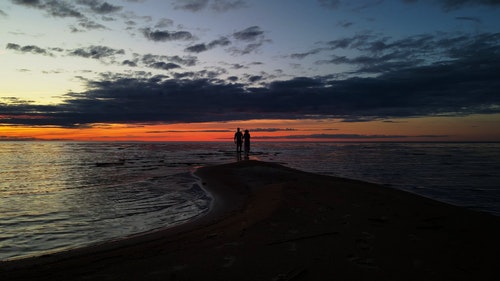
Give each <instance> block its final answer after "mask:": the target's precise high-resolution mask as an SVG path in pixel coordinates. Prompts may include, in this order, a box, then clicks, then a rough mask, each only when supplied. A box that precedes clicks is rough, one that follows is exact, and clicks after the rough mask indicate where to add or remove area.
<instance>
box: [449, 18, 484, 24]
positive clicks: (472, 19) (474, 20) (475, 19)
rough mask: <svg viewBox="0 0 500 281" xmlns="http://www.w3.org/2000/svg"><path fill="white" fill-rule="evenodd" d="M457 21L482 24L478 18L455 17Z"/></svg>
mask: <svg viewBox="0 0 500 281" xmlns="http://www.w3.org/2000/svg"><path fill="white" fill-rule="evenodd" d="M455 19H457V20H463V21H471V22H475V23H481V19H480V18H476V17H455Z"/></svg>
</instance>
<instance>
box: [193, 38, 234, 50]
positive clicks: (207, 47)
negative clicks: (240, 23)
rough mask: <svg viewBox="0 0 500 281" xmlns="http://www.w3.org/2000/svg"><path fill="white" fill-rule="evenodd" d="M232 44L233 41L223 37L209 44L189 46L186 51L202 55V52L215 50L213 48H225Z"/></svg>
mask: <svg viewBox="0 0 500 281" xmlns="http://www.w3.org/2000/svg"><path fill="white" fill-rule="evenodd" d="M230 44H231V41H230V40H229V39H228V38H227V37H221V38H219V39H217V40H213V41H211V42H210V43H208V44H205V43H201V44H196V45H193V46H189V47H187V48H186V49H185V51H186V52H190V53H201V52H205V51H208V50H210V49H213V48H215V47H218V46H222V47H224V46H228V45H230Z"/></svg>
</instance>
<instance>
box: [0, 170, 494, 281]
mask: <svg viewBox="0 0 500 281" xmlns="http://www.w3.org/2000/svg"><path fill="white" fill-rule="evenodd" d="M195 174H196V175H197V177H199V178H200V182H201V185H200V187H201V188H203V189H206V190H207V191H209V193H210V195H211V196H212V199H213V201H212V203H211V204H212V205H211V207H210V210H209V211H208V212H207V213H205V214H203V215H201V216H200V217H198V218H196V219H194V220H193V221H190V222H187V223H185V224H181V225H177V226H173V227H169V228H166V229H163V230H157V231H154V232H151V233H146V234H141V235H136V236H131V237H128V238H126V239H122V240H117V241H113V242H109V243H105V244H99V245H95V246H90V247H85V248H80V249H75V250H70V251H66V252H59V253H54V254H49V255H44V256H39V257H34V258H27V259H21V260H13V261H7V262H0V279H2V280H4V279H5V280H29V279H32V278H35V277H36V279H37V280H67V279H69V278H70V279H72V280H84V279H96V280H113V279H120V280H137V279H142V280H200V279H207V278H208V279H210V280H221V279H222V280H273V279H274V280H292V279H293V280H321V279H325V278H326V279H328V278H329V277H332V278H333V276H337V277H338V278H336V279H347V280H368V279H369V280H423V279H425V280H488V277H489V276H495V275H496V274H498V270H497V269H496V265H497V264H498V261H499V258H498V256H497V253H498V252H499V251H500V242H499V241H498V237H500V218H498V217H495V216H493V215H489V214H484V213H480V212H475V211H471V210H467V209H464V208H461V207H455V206H452V205H448V204H445V203H440V202H437V201H434V200H431V199H428V198H424V197H420V196H418V195H415V194H411V193H408V192H404V191H399V190H396V189H392V188H389V187H384V186H380V185H376V184H370V183H365V182H361V181H356V180H349V179H342V178H335V177H330V176H322V175H316V174H311V173H307V172H302V171H298V170H294V169H291V168H287V167H284V166H281V165H278V164H274V163H268V162H259V161H254V160H250V161H241V162H237V163H231V164H223V165H218V166H211V167H202V168H200V169H198V170H197V171H196V172H195ZM280 278H281V279H280ZM334 279H335V278H334Z"/></svg>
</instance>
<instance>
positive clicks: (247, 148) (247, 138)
mask: <svg viewBox="0 0 500 281" xmlns="http://www.w3.org/2000/svg"><path fill="white" fill-rule="evenodd" d="M243 140H244V142H245V154H246V155H247V156H248V153H249V152H250V132H248V130H245V134H244V135H243Z"/></svg>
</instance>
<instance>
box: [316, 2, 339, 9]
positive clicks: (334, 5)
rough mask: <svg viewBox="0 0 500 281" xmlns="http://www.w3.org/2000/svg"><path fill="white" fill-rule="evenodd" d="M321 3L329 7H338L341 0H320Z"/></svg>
mask: <svg viewBox="0 0 500 281" xmlns="http://www.w3.org/2000/svg"><path fill="white" fill-rule="evenodd" d="M318 2H319V4H320V5H321V6H323V7H325V8H328V9H337V8H338V7H339V6H340V2H341V1H340V0H318Z"/></svg>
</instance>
